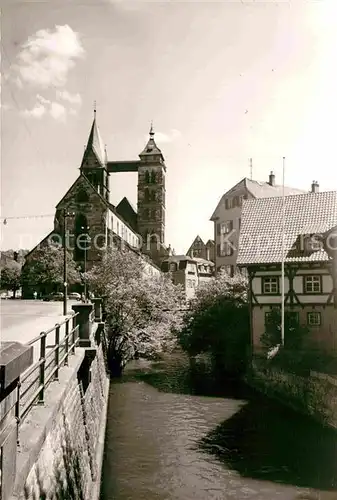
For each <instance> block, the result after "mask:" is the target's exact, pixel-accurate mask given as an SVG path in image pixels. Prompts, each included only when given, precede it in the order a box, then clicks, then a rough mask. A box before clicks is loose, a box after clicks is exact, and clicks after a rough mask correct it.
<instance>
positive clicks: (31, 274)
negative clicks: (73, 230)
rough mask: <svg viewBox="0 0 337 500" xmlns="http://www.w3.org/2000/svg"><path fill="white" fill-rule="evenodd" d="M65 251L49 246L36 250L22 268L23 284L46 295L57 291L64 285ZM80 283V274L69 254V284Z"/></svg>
mask: <svg viewBox="0 0 337 500" xmlns="http://www.w3.org/2000/svg"><path fill="white" fill-rule="evenodd" d="M63 258H64V257H63V249H62V248H61V247H59V246H56V245H48V246H45V247H40V248H38V249H36V250H35V251H34V252H33V254H32V255H31V256H30V257H29V258H28V260H27V261H26V263H25V265H24V266H23V268H22V283H23V284H25V285H26V286H28V287H30V288H31V287H35V288H38V289H43V290H44V292H45V293H48V292H50V293H51V292H54V291H57V290H58V289H59V288H60V287H61V285H62V284H63V269H64V266H63ZM78 282H80V273H79V270H78V269H77V267H76V263H75V262H74V260H73V258H72V256H71V254H70V253H69V252H67V283H68V284H73V283H78Z"/></svg>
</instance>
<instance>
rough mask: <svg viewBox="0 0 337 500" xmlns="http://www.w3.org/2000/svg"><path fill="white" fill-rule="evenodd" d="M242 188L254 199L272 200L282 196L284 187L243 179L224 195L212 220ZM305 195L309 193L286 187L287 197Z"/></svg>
mask: <svg viewBox="0 0 337 500" xmlns="http://www.w3.org/2000/svg"><path fill="white" fill-rule="evenodd" d="M240 187H241V188H246V189H247V190H248V191H249V192H250V193H251V195H252V196H253V197H254V198H271V197H272V196H282V186H279V185H275V186H272V185H271V184H269V183H268V182H262V181H254V180H252V179H248V178H247V177H244V178H243V179H241V181H240V182H238V183H237V184H235V186H233V187H231V188H230V189H229V190H228V191H226V192H225V193H224V194H223V195H222V197H221V199H220V201H219V203H218V204H217V206H216V209H215V210H214V212H213V214H212V217H211V219H210V220H214V219H215V218H216V217H217V211H218V209H219V208H220V207H221V206H222V205H224V203H225V199H226V198H227V197H228V196H229V195H230V192H231V191H232V190H234V189H239V188H240ZM304 193H307V191H303V190H301V189H296V188H290V187H287V186H285V187H284V194H285V196H289V195H293V194H304Z"/></svg>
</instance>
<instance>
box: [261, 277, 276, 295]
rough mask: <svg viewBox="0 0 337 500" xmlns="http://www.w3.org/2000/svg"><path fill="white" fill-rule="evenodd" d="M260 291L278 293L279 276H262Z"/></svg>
mask: <svg viewBox="0 0 337 500" xmlns="http://www.w3.org/2000/svg"><path fill="white" fill-rule="evenodd" d="M262 293H265V294H269V295H271V294H278V293H279V278H278V277H269V276H268V277H263V278H262Z"/></svg>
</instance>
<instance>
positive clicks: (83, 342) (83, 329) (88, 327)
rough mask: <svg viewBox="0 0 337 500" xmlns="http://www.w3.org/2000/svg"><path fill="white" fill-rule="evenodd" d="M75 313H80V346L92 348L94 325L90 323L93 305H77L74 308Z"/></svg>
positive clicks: (78, 316) (78, 318) (78, 320)
mask: <svg viewBox="0 0 337 500" xmlns="http://www.w3.org/2000/svg"><path fill="white" fill-rule="evenodd" d="M72 309H73V311H75V313H78V315H77V324H78V326H79V337H80V341H79V346H80V347H91V340H92V339H91V331H92V324H91V321H90V313H91V312H92V311H93V305H92V304H76V305H73V306H72Z"/></svg>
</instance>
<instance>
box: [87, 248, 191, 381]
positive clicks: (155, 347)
mask: <svg viewBox="0 0 337 500" xmlns="http://www.w3.org/2000/svg"><path fill="white" fill-rule="evenodd" d="M87 277H88V281H89V283H90V287H91V290H92V291H93V292H94V293H95V295H97V296H99V297H102V298H103V305H104V310H105V314H106V317H105V322H106V340H107V352H108V356H107V358H108V364H109V368H110V371H111V373H112V375H120V374H121V373H122V369H123V366H124V364H125V363H126V362H127V361H128V360H129V359H131V358H132V357H134V356H135V355H140V356H145V357H154V356H156V355H158V354H159V353H161V352H164V351H169V350H172V349H173V348H174V347H175V346H176V343H177V340H176V339H177V337H176V331H177V329H178V328H179V327H180V320H181V305H182V289H181V288H180V287H177V286H175V285H173V283H172V282H171V281H170V280H169V279H168V277H167V276H164V275H159V276H156V275H151V274H150V273H149V271H148V268H147V265H146V261H145V260H144V259H143V258H141V257H140V256H139V255H138V254H136V253H134V252H132V251H128V250H126V251H122V250H117V249H110V250H109V251H108V253H107V254H106V255H105V256H104V257H103V260H102V262H100V264H99V265H97V266H95V267H94V268H93V269H92V270H91V271H90V272H89V273H87Z"/></svg>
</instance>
